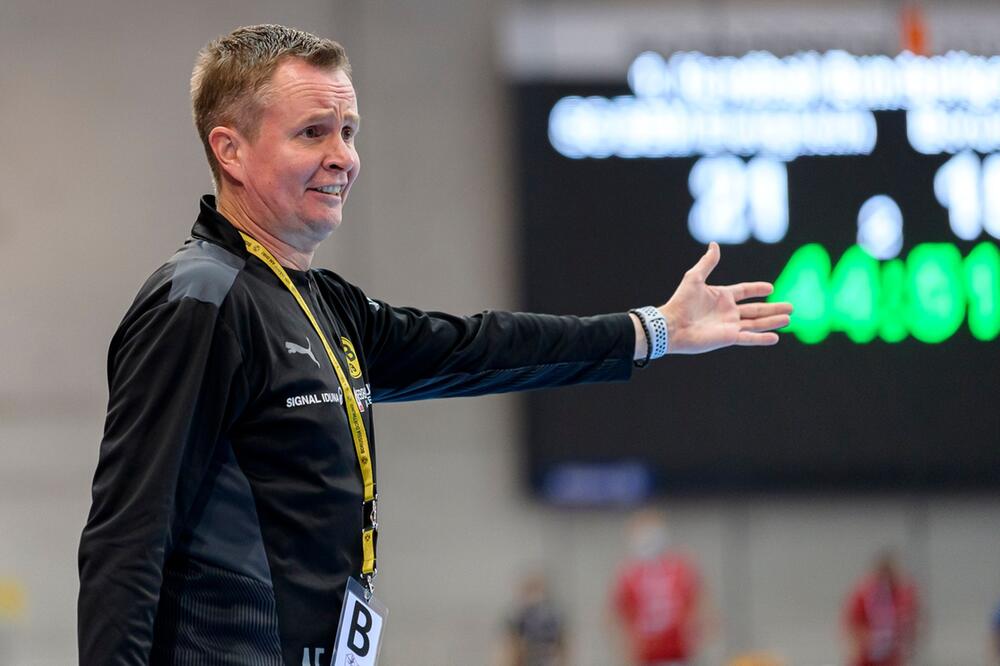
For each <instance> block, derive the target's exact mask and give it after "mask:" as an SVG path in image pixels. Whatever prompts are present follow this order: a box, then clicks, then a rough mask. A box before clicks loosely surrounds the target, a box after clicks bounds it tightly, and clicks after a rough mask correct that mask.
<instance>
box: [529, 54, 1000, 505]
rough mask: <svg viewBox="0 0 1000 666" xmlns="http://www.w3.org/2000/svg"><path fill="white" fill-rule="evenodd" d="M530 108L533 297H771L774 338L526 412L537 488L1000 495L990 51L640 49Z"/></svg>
mask: <svg viewBox="0 0 1000 666" xmlns="http://www.w3.org/2000/svg"><path fill="white" fill-rule="evenodd" d="M512 95H513V98H514V100H515V102H516V117H515V123H514V128H515V130H516V149H517V153H516V158H515V171H516V173H517V176H518V191H517V194H518V205H519V209H520V225H521V229H522V234H523V235H522V243H523V247H524V255H525V256H526V264H525V273H524V279H523V298H522V300H523V304H524V306H525V307H526V308H528V309H530V310H533V311H548V312H557V313H574V314H589V313H596V312H612V311H621V310H623V309H625V308H627V307H633V306H639V305H646V304H661V303H663V302H664V301H665V300H666V299H667V297H669V295H670V293H671V291H672V290H673V288H674V287H675V286H676V284H677V283H678V282H679V280H680V278H681V276H682V274H683V272H684V271H685V270H686V269H687V268H688V267H690V266H691V265H693V263H694V262H695V261H696V260H697V258H698V257H699V256H700V255H701V254H702V253H703V252H704V248H705V244H706V243H708V242H709V241H713V240H714V241H718V242H719V243H720V244H721V246H722V261H721V263H720V265H719V267H718V268H717V269H716V271H715V273H714V274H713V276H712V279H711V280H710V282H715V283H720V284H722V283H730V282H736V281H743V280H757V279H764V280H770V281H773V282H774V283H775V294H774V295H773V297H772V298H774V299H778V300H790V301H791V302H792V303H793V304H794V306H795V313H794V315H793V318H792V324H791V325H790V326H789V327H788V329H786V330H785V331H784V334H783V336H782V338H783V339H782V341H781V343H779V345H778V346H776V347H773V348H767V349H729V350H723V351H719V352H714V353H712V354H709V355H706V356H697V357H673V356H668V357H667V358H665V359H662V360H660V361H657V362H656V363H654V364H652V365H651V366H650V367H649V368H647V369H644V370H637V371H636V372H635V373H634V376H633V379H632V381H631V382H629V383H628V384H625V385H594V386H583V387H576V388H572V389H563V390H560V391H554V392H544V393H538V394H533V395H531V396H530V397H528V398H527V410H528V419H529V435H528V442H527V449H526V452H525V460H526V461H527V464H528V471H529V476H530V479H531V483H532V487H533V489H534V490H535V491H536V492H537V493H538V494H539V495H541V496H543V497H545V498H547V499H549V500H552V501H555V502H563V503H606V502H629V501H635V500H638V499H641V498H644V497H646V496H649V495H651V494H656V493H668V494H676V493H704V492H709V493H712V492H745V491H787V490H807V491H808V490H820V491H828V490H833V491H837V490H860V489H896V490H933V489H972V488H996V487H1000V409H998V399H1000V353H998V352H1000V347H998V342H1000V339H998V335H1000V250H998V238H1000V58H996V57H983V56H973V55H969V54H967V53H963V52H950V53H948V54H944V55H939V56H933V57H923V56H916V55H913V54H910V53H902V54H899V55H896V56H890V55H860V56H859V55H853V54H849V53H846V52H844V51H827V52H824V53H817V52H799V53H795V54H791V55H785V56H780V57H779V56H777V55H774V54H771V53H766V52H760V51H756V52H752V53H747V54H743V55H738V56H724V57H720V56H709V55H705V54H701V53H695V52H680V53H674V54H659V53H654V52H647V53H643V54H641V55H639V56H638V57H636V58H635V60H634V61H633V62H632V64H631V66H630V67H629V68H628V71H627V72H622V77H621V81H619V82H617V83H616V82H608V81H593V82H586V81H579V80H576V81H573V82H560V81H550V80H546V81H534V82H522V83H516V84H514V85H513V87H512Z"/></svg>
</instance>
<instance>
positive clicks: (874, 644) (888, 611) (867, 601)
mask: <svg viewBox="0 0 1000 666" xmlns="http://www.w3.org/2000/svg"><path fill="white" fill-rule="evenodd" d="M918 620H919V607H918V605H917V591H916V586H915V585H914V584H913V582H912V581H911V580H910V579H909V578H908V577H906V576H905V575H904V574H903V573H902V572H901V571H900V569H899V565H898V564H897V563H896V558H895V556H894V555H893V554H892V553H891V552H889V551H886V552H883V553H881V554H879V556H878V557H877V558H876V560H875V565H874V567H873V568H872V570H871V572H870V573H869V574H867V575H866V576H864V577H862V578H861V580H859V581H858V582H857V584H856V585H855V586H854V588H853V589H852V590H851V593H850V595H849V596H848V598H847V603H846V605H845V607H844V624H845V627H846V630H847V636H848V648H849V650H850V658H849V660H848V664H849V666H906V664H908V663H910V657H911V656H912V653H913V648H914V644H915V642H916V636H917V622H918Z"/></svg>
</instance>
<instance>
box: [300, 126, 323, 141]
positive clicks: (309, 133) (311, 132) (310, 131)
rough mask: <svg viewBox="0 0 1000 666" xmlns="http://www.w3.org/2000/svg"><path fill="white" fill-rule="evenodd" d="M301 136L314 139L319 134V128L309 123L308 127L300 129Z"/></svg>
mask: <svg viewBox="0 0 1000 666" xmlns="http://www.w3.org/2000/svg"><path fill="white" fill-rule="evenodd" d="M302 136H304V137H306V138H307V139H315V138H316V137H318V136H319V128H318V127H316V126H315V125H310V126H309V127H307V128H305V129H304V130H302Z"/></svg>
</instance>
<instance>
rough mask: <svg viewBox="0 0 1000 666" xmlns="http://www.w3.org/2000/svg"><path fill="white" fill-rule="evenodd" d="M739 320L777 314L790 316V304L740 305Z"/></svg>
mask: <svg viewBox="0 0 1000 666" xmlns="http://www.w3.org/2000/svg"><path fill="white" fill-rule="evenodd" d="M739 309H740V319H759V318H760V317H770V316H772V315H779V314H791V313H792V304H791V303H741V304H740V305H739Z"/></svg>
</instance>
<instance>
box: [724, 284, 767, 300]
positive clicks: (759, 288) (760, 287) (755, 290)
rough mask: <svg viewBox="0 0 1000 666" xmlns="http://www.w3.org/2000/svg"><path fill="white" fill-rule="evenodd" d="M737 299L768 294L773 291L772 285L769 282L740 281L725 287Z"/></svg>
mask: <svg viewBox="0 0 1000 666" xmlns="http://www.w3.org/2000/svg"><path fill="white" fill-rule="evenodd" d="M726 289H728V290H729V291H730V292H731V293H732V295H733V298H734V299H736V300H737V301H742V300H743V299H745V298H761V297H763V296H769V295H770V294H771V292H772V291H774V285H773V284H771V283H770V282H741V283H739V284H733V285H730V286H728V287H726Z"/></svg>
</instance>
